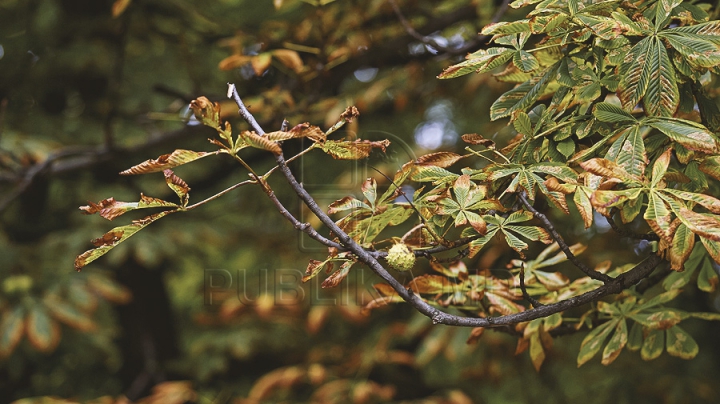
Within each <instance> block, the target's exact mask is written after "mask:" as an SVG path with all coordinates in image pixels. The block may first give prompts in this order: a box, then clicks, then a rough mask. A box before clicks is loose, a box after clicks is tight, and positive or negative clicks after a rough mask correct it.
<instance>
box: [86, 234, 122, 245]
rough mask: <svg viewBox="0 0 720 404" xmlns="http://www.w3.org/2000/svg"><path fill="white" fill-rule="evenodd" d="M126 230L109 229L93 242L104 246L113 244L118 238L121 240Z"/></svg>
mask: <svg viewBox="0 0 720 404" xmlns="http://www.w3.org/2000/svg"><path fill="white" fill-rule="evenodd" d="M124 233H125V232H123V231H109V232H107V233H105V234H104V235H103V236H102V237H98V238H96V239H93V240H92V241H91V243H92V244H93V245H94V246H95V247H102V246H104V245H113V244H115V243H116V242H117V241H118V240H120V239H121V238H122V236H123V234H124Z"/></svg>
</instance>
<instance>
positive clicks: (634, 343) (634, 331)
mask: <svg viewBox="0 0 720 404" xmlns="http://www.w3.org/2000/svg"><path fill="white" fill-rule="evenodd" d="M642 343H643V327H642V325H640V323H637V322H635V323H633V325H632V327H630V334H629V335H628V341H627V345H625V347H626V348H627V349H629V350H631V351H637V350H639V349H640V348H641V347H642Z"/></svg>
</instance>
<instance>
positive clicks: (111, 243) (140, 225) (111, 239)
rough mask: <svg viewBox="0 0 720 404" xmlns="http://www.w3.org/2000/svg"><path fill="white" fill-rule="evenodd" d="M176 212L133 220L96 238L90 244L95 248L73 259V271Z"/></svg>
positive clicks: (170, 211) (161, 213)
mask: <svg viewBox="0 0 720 404" xmlns="http://www.w3.org/2000/svg"><path fill="white" fill-rule="evenodd" d="M173 212H177V211H176V210H166V211H164V212H160V213H156V214H154V215H150V216H148V217H145V218H144V219H141V220H134V221H133V222H132V224H129V225H126V226H120V227H116V228H114V229H112V230H110V231H109V232H107V233H105V234H104V235H103V236H102V237H99V238H96V239H95V240H93V241H92V243H93V244H94V245H95V246H96V247H97V248H93V249H92V250H88V251H85V252H84V253H82V254H80V255H78V256H77V258H75V269H77V270H78V271H80V270H81V269H82V268H83V267H84V266H86V265H87V264H89V263H91V262H93V261H95V260H96V259H98V258H100V257H102V256H103V255H105V254H107V253H108V252H110V250H112V249H113V248H115V247H116V246H117V245H118V244H120V243H122V242H123V241H125V240H127V239H128V238H130V237H132V236H133V235H134V234H135V233H137V232H138V231H140V230H142V229H144V228H145V227H147V226H148V225H149V224H150V223H153V222H155V221H156V220H158V219H160V218H163V217H165V216H167V215H169V214H170V213H173Z"/></svg>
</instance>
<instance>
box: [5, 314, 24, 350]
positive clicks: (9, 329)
mask: <svg viewBox="0 0 720 404" xmlns="http://www.w3.org/2000/svg"><path fill="white" fill-rule="evenodd" d="M24 318H25V309H24V308H23V306H17V307H16V308H15V309H14V310H13V311H11V312H5V313H4V315H3V318H2V322H1V323H0V358H6V357H8V356H10V354H11V353H12V352H13V351H14V350H15V347H16V346H17V344H18V343H19V342H20V340H21V339H22V336H23V333H24V332H25V322H24Z"/></svg>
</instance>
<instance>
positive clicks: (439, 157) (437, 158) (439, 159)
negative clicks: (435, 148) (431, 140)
mask: <svg viewBox="0 0 720 404" xmlns="http://www.w3.org/2000/svg"><path fill="white" fill-rule="evenodd" d="M463 157H464V156H461V155H459V154H457V153H451V152H438V153H430V154H426V155H424V156H420V157H418V159H417V160H415V164H417V165H425V166H437V167H442V168H446V167H450V166H451V165H453V164H455V163H457V162H458V161H459V160H460V159H462V158H463Z"/></svg>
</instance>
